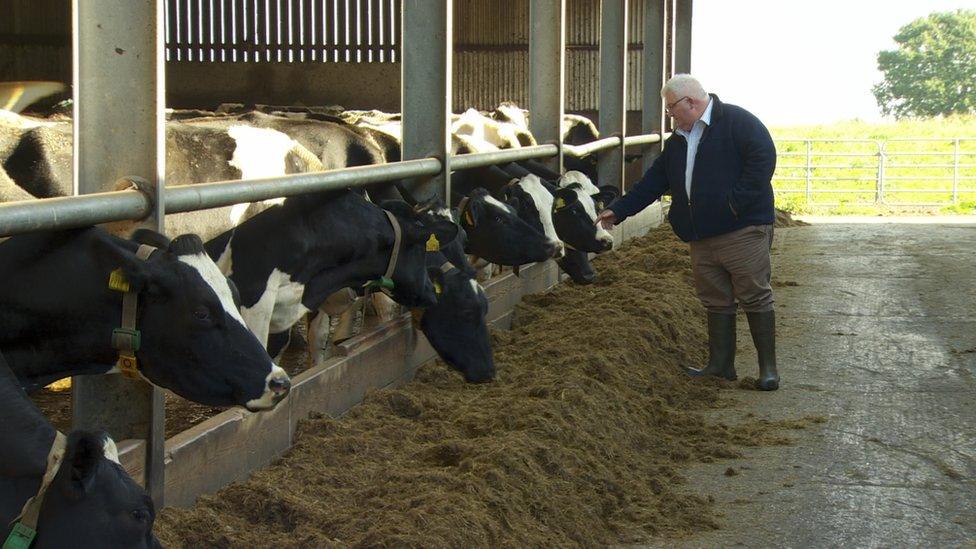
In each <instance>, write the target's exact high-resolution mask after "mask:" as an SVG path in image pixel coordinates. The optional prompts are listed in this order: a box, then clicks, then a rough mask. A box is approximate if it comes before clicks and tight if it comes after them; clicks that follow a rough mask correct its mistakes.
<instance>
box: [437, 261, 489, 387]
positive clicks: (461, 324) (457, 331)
mask: <svg viewBox="0 0 976 549" xmlns="http://www.w3.org/2000/svg"><path fill="white" fill-rule="evenodd" d="M438 256H439V257H438ZM444 261H445V257H444V256H443V254H430V256H429V257H428V265H429V267H428V274H429V276H430V278H431V280H432V281H433V283H434V286H435V288H437V289H438V294H437V304H436V305H434V306H432V307H429V308H427V309H426V310H425V311H423V316H422V317H421V319H420V328H421V330H423V332H424V335H425V336H427V340H428V341H430V344H431V346H433V347H434V350H435V351H437V354H438V355H439V356H440V357H441V358H442V359H443V360H444V362H446V363H447V364H448V365H449V366H450V367H451V368H453V369H455V370H457V371H459V372H461V373H462V374H463V375H464V380H465V381H467V382H468V383H483V382H487V381H491V380H492V379H494V377H495V361H494V358H493V356H492V351H491V340H490V337H489V335H488V324H487V322H486V319H485V315H486V314H487V313H488V299H487V298H486V297H485V292H484V290H483V289H482V288H481V286H480V285H479V284H478V283H477V282H476V281H475V280H474V279H473V278H472V277H471V276H468V275H467V274H465V273H463V272H462V271H460V270H459V269H457V268H453V269H449V270H448V271H447V272H444V271H443V269H442V268H441V265H443V263H444Z"/></svg>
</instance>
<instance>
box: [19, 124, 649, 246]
mask: <svg viewBox="0 0 976 549" xmlns="http://www.w3.org/2000/svg"><path fill="white" fill-rule="evenodd" d="M660 139H661V136H660V135H657V134H651V135H637V136H630V137H627V138H626V139H624V140H623V141H624V144H625V145H643V144H650V143H657V142H658V141H660ZM594 144H596V146H595V147H594V146H593V145H594ZM620 144H621V139H620V138H619V137H608V138H605V139H601V140H598V141H594V142H593V143H588V144H586V145H582V146H578V147H573V146H571V145H563V149H564V151H566V152H567V154H571V155H575V154H580V155H581V156H585V155H587V154H592V152H595V151H598V150H604V149H609V148H613V147H617V146H620ZM557 152H558V148H557V146H556V145H554V144H545V145H537V146H533V147H523V148H518V149H506V150H502V151H492V152H487V153H476V154H467V155H459V156H452V157H451V167H452V168H453V169H465V168H474V167H480V166H489V165H493V164H501V163H505V162H515V161H518V160H527V159H532V158H548V157H551V156H555V155H556V154H557ZM442 169H443V166H442V164H441V161H440V160H438V159H436V158H423V159H417V160H406V161H403V162H392V163H389V164H378V165H372V166H357V167H353V168H343V169H340V170H332V171H327V172H314V173H303V174H292V175H286V176H281V177H268V178H262V179H245V180H233V181H217V182H213V183H201V184H197V185H180V186H176V187H167V188H166V192H165V201H166V203H165V207H164V210H165V212H166V213H181V212H190V211H196V210H205V209H208V208H217V207H220V206H230V205H232V204H240V203H246V202H256V201H260V200H267V199H270V198H278V197H287V196H295V195H300V194H305V193H313V192H322V191H330V190H338V189H345V188H350V187H361V186H363V185H369V184H372V183H381V182H385V181H394V180H397V179H404V178H409V177H420V176H430V175H436V174H438V173H440V171H441V170H442ZM152 210H153V204H152V201H151V199H150V197H149V196H148V195H145V194H143V193H141V192H139V191H134V190H128V191H115V192H107V193H95V194H87V195H83V196H70V197H60V198H45V199H39V200H24V201H18V202H8V203H5V204H0V237H4V236H12V235H16V234H22V233H28V232H32V231H43V230H50V229H72V228H78V227H86V226H88V225H94V224H97V223H109V222H112V221H124V220H130V219H131V220H138V219H143V218H145V217H146V216H148V215H149V214H150V213H151V212H152Z"/></svg>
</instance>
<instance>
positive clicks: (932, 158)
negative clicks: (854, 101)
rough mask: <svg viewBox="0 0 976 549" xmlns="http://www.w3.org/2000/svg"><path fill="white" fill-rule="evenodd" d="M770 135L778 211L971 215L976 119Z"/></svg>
mask: <svg viewBox="0 0 976 549" xmlns="http://www.w3.org/2000/svg"><path fill="white" fill-rule="evenodd" d="M770 131H771V133H772V134H773V139H774V140H775V141H776V149H777V152H778V154H779V158H778V160H777V168H776V174H775V175H774V178H773V187H774V189H776V191H777V193H776V204H777V207H779V208H782V209H785V210H788V211H791V212H793V213H815V214H859V215H865V214H867V215H871V214H889V213H897V214H901V213H942V214H976V116H955V117H949V118H942V119H920V120H902V121H898V122H890V123H866V122H860V121H849V122H840V123H837V124H832V125H829V126H799V127H774V128H770ZM797 139H799V140H814V141H811V142H810V143H809V144H808V143H806V142H804V141H794V140H797ZM852 140H857V141H856V142H855V141H852ZM956 140H958V144H957V143H956ZM845 141H846V142H845ZM882 155H883V157H884V160H883V170H884V189H883V203H881V204H879V203H878V201H877V199H878V171H879V164H882V162H881V156H882ZM956 158H958V161H956ZM956 163H957V164H958V166H955V164H956ZM808 166H809V167H808ZM808 177H809V178H810V181H809V192H808V181H807V179H808ZM953 177H955V178H956V181H957V187H956V194H955V203H953V198H954V196H953V192H952V187H953V181H952V179H953ZM966 178H969V179H966ZM789 191H799V192H789ZM842 191H843V192H842Z"/></svg>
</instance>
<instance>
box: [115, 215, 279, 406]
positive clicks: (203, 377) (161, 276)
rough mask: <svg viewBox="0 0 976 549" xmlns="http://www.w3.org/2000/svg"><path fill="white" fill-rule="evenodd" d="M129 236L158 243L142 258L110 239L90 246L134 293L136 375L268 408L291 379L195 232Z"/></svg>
mask: <svg viewBox="0 0 976 549" xmlns="http://www.w3.org/2000/svg"><path fill="white" fill-rule="evenodd" d="M133 240H135V241H137V242H140V243H145V244H150V245H153V246H156V247H157V248H159V249H158V250H157V251H156V252H154V253H153V254H152V255H151V256H149V258H148V259H147V260H146V261H142V260H140V259H138V258H136V257H135V255H134V254H133V253H132V252H130V251H128V250H123V249H121V248H119V247H117V246H115V245H108V246H103V247H101V249H99V250H97V251H96V253H97V254H98V255H99V256H100V258H99V260H100V261H101V262H102V263H107V264H109V265H110V266H112V268H115V267H120V268H121V269H122V271H123V272H124V273H125V279H126V280H127V281H128V283H129V285H130V288H131V291H133V292H137V293H138V295H139V302H138V320H137V322H136V328H137V329H138V330H139V331H140V334H141V345H140V348H139V350H138V351H136V357H137V358H138V360H139V366H140V372H141V373H142V375H144V376H145V377H146V378H148V379H149V380H150V381H152V382H153V383H155V384H156V385H159V386H161V387H165V388H167V389H170V390H172V391H173V392H175V393H176V394H178V395H180V396H182V397H184V398H186V399H188V400H192V401H194V402H199V403H202V404H207V405H211V406H230V405H235V404H237V405H242V406H245V407H246V408H248V409H249V410H252V411H258V410H265V409H269V408H273V407H274V406H275V405H276V404H277V403H278V402H279V401H280V400H281V399H283V398H284V397H285V396H286V395H287V394H288V390H289V389H290V387H291V381H290V380H289V379H288V375H287V374H286V373H285V371H284V370H282V369H281V368H279V367H278V366H277V365H276V364H274V362H272V361H271V359H270V358H269V357H268V354H267V352H266V351H265V350H264V347H263V346H262V345H261V343H260V342H259V341H258V340H257V338H255V337H254V335H253V334H252V333H251V332H250V331H249V330H248V329H247V326H246V325H245V324H244V320H243V318H241V315H240V312H239V310H238V307H237V305H235V302H234V297H233V291H232V290H231V287H230V286H229V285H228V283H227V278H226V277H225V276H224V275H223V274H222V273H221V272H220V270H219V269H218V268H217V265H215V264H214V262H213V261H212V260H211V259H210V257H209V256H207V254H206V253H205V252H204V249H203V243H202V242H201V241H200V238H199V237H198V236H196V235H183V236H179V237H177V238H175V239H173V240H172V242H170V241H169V240H168V239H166V237H164V236H162V235H159V234H157V233H153V232H152V231H146V230H140V231H136V233H135V234H134V235H133ZM119 302H121V299H119ZM119 310H120V312H121V306H120V309H119Z"/></svg>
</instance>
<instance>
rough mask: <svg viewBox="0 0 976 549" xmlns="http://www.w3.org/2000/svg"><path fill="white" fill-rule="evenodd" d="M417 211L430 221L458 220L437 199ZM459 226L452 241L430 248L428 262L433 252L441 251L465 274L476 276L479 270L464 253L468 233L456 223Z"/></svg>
mask: <svg viewBox="0 0 976 549" xmlns="http://www.w3.org/2000/svg"><path fill="white" fill-rule="evenodd" d="M417 211H418V212H419V213H420V214H421V215H423V216H426V217H427V218H428V219H429V220H430V221H432V222H433V221H436V220H437V219H446V220H447V221H450V222H451V223H456V222H457V220H456V219H454V214H453V212H451V210H450V209H449V208H447V207H446V206H444V203H443V202H441V201H440V199H437V200H436V201H434V202H430V203H428V204H424V205H422V206H419V207H418V208H417ZM455 226H456V227H457V231H458V233H457V237H455V238H454V240H451V241H450V242H442V241H438V244H439V248H438V249H437V250H430V249H428V250H427V251H428V254H427V264H428V265H430V261H431V254H432V253H433V254H435V255H436V253H438V252H439V253H441V254H443V255H444V257H445V258H447V260H448V261H450V262H451V263H452V264H453V265H454V266H455V267H457V268H458V269H460V270H461V271H462V272H463V273H464V274H466V275H468V276H470V277H471V278H474V277H475V275H476V274H477V272H476V271H475V268H474V267H473V266H472V265H471V262H470V261H468V256H467V255H465V253H464V247H465V245H466V244H467V242H468V233H467V232H466V231H465V230H464V228H463V227H461V226H460V225H455Z"/></svg>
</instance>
